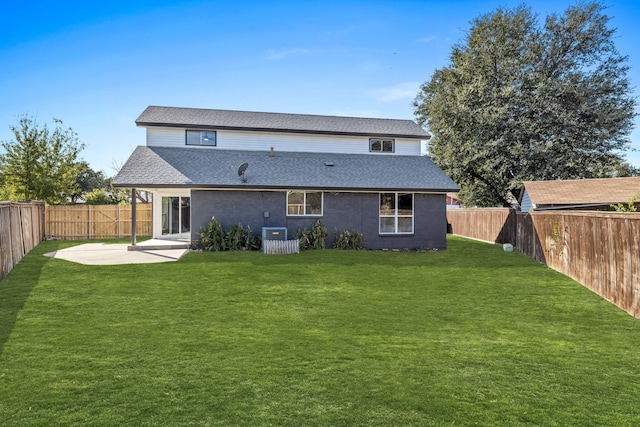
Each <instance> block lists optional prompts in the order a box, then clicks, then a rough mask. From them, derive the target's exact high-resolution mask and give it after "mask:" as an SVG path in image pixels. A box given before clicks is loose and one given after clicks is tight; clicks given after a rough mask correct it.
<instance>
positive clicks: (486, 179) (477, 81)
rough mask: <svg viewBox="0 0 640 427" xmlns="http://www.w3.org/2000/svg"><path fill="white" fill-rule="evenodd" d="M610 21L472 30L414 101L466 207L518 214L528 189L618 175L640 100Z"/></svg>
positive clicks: (482, 21) (584, 11) (599, 17)
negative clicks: (536, 183) (514, 209)
mask: <svg viewBox="0 0 640 427" xmlns="http://www.w3.org/2000/svg"><path fill="white" fill-rule="evenodd" d="M608 22H609V17H607V16H606V15H605V14H604V6H603V5H602V4H601V3H600V2H594V3H580V4H578V5H577V6H574V7H570V8H568V9H567V10H566V12H565V13H564V14H563V15H556V14H553V15H550V16H548V17H547V18H546V20H545V22H544V24H543V25H541V24H539V21H538V19H537V16H536V15H535V14H533V13H532V12H531V10H530V9H529V8H527V7H526V6H520V7H517V8H515V9H497V10H496V11H495V12H493V13H491V14H487V15H482V16H480V17H479V18H477V19H475V20H474V21H472V26H471V29H470V31H469V33H468V35H467V37H466V39H465V42H464V44H458V45H455V46H453V49H452V52H451V57H450V64H449V65H448V66H447V67H445V68H442V69H439V70H436V71H435V73H434V74H433V76H432V77H431V80H430V81H428V82H426V83H425V84H423V85H422V86H421V90H420V92H419V93H418V95H417V97H416V98H415V100H414V107H415V113H416V117H417V119H418V121H419V123H420V124H422V125H426V126H427V127H428V129H429V130H430V131H431V133H432V134H433V138H432V139H431V140H430V143H429V152H430V153H429V154H430V155H431V157H432V158H433V160H434V161H435V162H436V163H437V164H438V165H439V166H440V167H441V168H442V169H443V170H444V171H446V172H447V173H448V174H449V175H450V176H451V177H452V178H453V179H454V180H455V181H456V182H457V183H458V184H459V185H460V186H461V188H462V191H461V193H460V196H461V198H462V200H463V201H464V202H465V204H467V205H478V206H496V205H503V206H509V205H512V204H513V203H514V202H515V201H516V200H517V198H518V196H519V191H520V188H521V186H522V181H526V180H534V179H568V178H594V177H605V176H611V175H612V174H615V172H616V170H617V169H618V168H619V167H620V165H621V164H622V163H623V152H624V150H626V149H627V148H628V144H629V133H630V131H631V129H632V127H633V118H634V116H635V113H634V102H635V100H634V98H633V96H632V95H631V88H630V84H629V80H628V77H627V71H628V66H627V65H625V64H626V61H627V57H625V56H623V55H621V54H620V53H619V52H618V51H617V49H616V47H615V44H614V40H613V36H614V32H615V30H614V29H611V28H609V27H608Z"/></svg>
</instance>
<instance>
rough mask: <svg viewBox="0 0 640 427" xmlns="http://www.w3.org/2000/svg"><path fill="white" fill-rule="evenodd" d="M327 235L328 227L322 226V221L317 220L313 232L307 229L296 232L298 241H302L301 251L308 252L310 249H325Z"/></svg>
mask: <svg viewBox="0 0 640 427" xmlns="http://www.w3.org/2000/svg"><path fill="white" fill-rule="evenodd" d="M328 235H329V233H327V229H326V227H325V226H324V225H323V224H322V221H320V220H317V221H316V222H315V224H313V229H311V231H309V230H307V229H306V228H304V229H302V230H298V231H297V232H296V239H298V240H300V250H301V251H306V250H308V249H324V248H326V246H327V236H328Z"/></svg>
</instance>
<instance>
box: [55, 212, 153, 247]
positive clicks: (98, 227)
mask: <svg viewBox="0 0 640 427" xmlns="http://www.w3.org/2000/svg"><path fill="white" fill-rule="evenodd" d="M151 206H152V205H151V204H136V235H137V236H151V223H152V220H151V211H152V207H151ZM45 232H46V236H50V237H53V238H56V239H61V240H88V239H110V238H121V237H130V236H131V205H60V206H47V213H46V228H45Z"/></svg>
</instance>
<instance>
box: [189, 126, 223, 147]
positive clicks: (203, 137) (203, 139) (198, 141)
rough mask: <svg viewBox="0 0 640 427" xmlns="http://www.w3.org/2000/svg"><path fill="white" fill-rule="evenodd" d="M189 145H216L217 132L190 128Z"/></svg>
mask: <svg viewBox="0 0 640 427" xmlns="http://www.w3.org/2000/svg"><path fill="white" fill-rule="evenodd" d="M186 141H187V145H213V146H215V145H216V132H215V131H211V130H188V131H187V139H186Z"/></svg>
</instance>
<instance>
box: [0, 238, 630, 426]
mask: <svg viewBox="0 0 640 427" xmlns="http://www.w3.org/2000/svg"><path fill="white" fill-rule="evenodd" d="M74 244H75V243H72V242H43V243H41V244H40V245H39V246H37V247H36V248H35V249H33V250H32V251H31V252H30V253H29V254H28V255H27V256H26V257H25V258H24V259H23V260H22V261H21V262H20V263H19V264H18V265H17V266H16V267H15V268H14V269H13V271H12V272H11V273H10V274H9V275H8V276H7V277H6V278H5V279H4V280H3V281H2V282H0V315H1V316H2V319H0V320H2V322H1V323H0V325H2V326H0V340H1V341H0V393H1V394H2V396H3V399H2V400H1V401H0V418H1V419H4V420H9V422H8V424H6V425H16V426H22V425H60V424H87V425H114V424H136V425H177V424H194V425H267V424H276V425H302V424H303V425H389V424H403V425H443V424H458V425H486V426H490V425H603V426H604V425H629V426H631V425H637V424H638V423H639V422H640V409H639V408H638V407H637V401H638V399H640V391H638V390H637V387H635V384H638V382H639V380H640V378H639V376H640V375H639V374H638V372H640V369H638V368H639V367H640V354H639V352H638V351H637V346H636V343H637V342H639V340H640V323H639V322H638V320H636V319H634V318H633V317H631V316H629V315H628V314H626V313H624V312H623V311H621V310H619V309H617V308H616V307H614V306H613V305H611V304H610V303H608V302H606V301H604V300H602V299H601V298H599V297H598V296H596V295H595V294H593V293H592V292H590V291H589V290H587V289H585V288H584V287H582V286H581V285H579V284H578V283H577V282H574V281H572V280H570V279H568V278H566V277H565V276H562V275H561V274H559V273H556V272H554V271H552V270H550V269H548V268H546V267H544V266H542V265H540V264H538V263H536V262H534V261H531V260H529V259H528V258H526V257H525V256H523V255H521V254H519V253H516V252H514V253H506V252H504V251H503V250H502V247H501V246H497V245H489V244H484V243H479V242H476V241H471V240H466V239H462V238H457V237H451V238H449V240H448V249H447V250H446V251H438V252H430V253H417V252H380V251H357V252H352V251H338V250H325V251H306V252H303V253H301V254H298V255H271V256H265V255H263V254H260V253H257V252H228V253H195V252H192V253H188V254H186V255H185V256H184V257H183V258H181V259H180V260H179V261H177V262H173V263H167V264H153V265H142V264H141V265H124V266H83V265H79V264H75V263H70V262H68V261H64V260H58V259H51V258H47V257H44V256H43V254H44V253H47V252H52V251H56V250H59V249H62V248H63V247H69V246H72V245H74Z"/></svg>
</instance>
